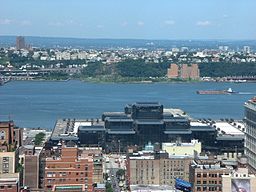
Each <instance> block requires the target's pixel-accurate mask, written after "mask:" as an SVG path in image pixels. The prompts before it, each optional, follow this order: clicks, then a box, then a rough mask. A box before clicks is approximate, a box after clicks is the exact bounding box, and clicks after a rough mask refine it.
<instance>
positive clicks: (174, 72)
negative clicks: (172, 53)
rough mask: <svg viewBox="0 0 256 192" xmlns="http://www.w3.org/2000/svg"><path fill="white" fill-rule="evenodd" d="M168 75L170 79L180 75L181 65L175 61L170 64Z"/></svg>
mask: <svg viewBox="0 0 256 192" xmlns="http://www.w3.org/2000/svg"><path fill="white" fill-rule="evenodd" d="M167 76H168V78H170V79H176V78H178V77H179V66H178V65H177V64H175V63H172V64H171V65H170V68H169V69H168V71H167Z"/></svg>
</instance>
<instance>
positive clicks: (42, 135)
mask: <svg viewBox="0 0 256 192" xmlns="http://www.w3.org/2000/svg"><path fill="white" fill-rule="evenodd" d="M44 138H45V133H43V132H40V133H38V134H36V136H35V141H34V143H35V145H37V146H38V145H41V144H42V142H43V140H44Z"/></svg>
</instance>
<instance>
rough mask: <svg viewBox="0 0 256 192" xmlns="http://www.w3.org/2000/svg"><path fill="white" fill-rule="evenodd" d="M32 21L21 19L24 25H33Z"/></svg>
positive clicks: (21, 23)
mask: <svg viewBox="0 0 256 192" xmlns="http://www.w3.org/2000/svg"><path fill="white" fill-rule="evenodd" d="M31 24H32V23H31V21H29V20H23V21H21V22H20V25H22V26H29V25H31Z"/></svg>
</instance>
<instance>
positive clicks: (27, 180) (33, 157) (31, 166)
mask: <svg viewBox="0 0 256 192" xmlns="http://www.w3.org/2000/svg"><path fill="white" fill-rule="evenodd" d="M22 148H23V149H22V150H20V152H21V153H23V155H20V158H22V159H23V165H24V171H23V185H24V186H27V187H29V188H30V189H38V188H39V178H40V177H39V174H40V153H41V151H42V147H41V148H39V149H35V146H33V145H25V146H24V147H22Z"/></svg>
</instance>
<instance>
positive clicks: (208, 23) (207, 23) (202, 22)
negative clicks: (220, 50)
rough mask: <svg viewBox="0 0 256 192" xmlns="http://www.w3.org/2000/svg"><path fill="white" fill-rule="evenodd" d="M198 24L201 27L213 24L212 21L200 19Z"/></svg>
mask: <svg viewBox="0 0 256 192" xmlns="http://www.w3.org/2000/svg"><path fill="white" fill-rule="evenodd" d="M196 25H197V26H201V27H205V26H209V25H211V22H210V21H198V22H197V23H196Z"/></svg>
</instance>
